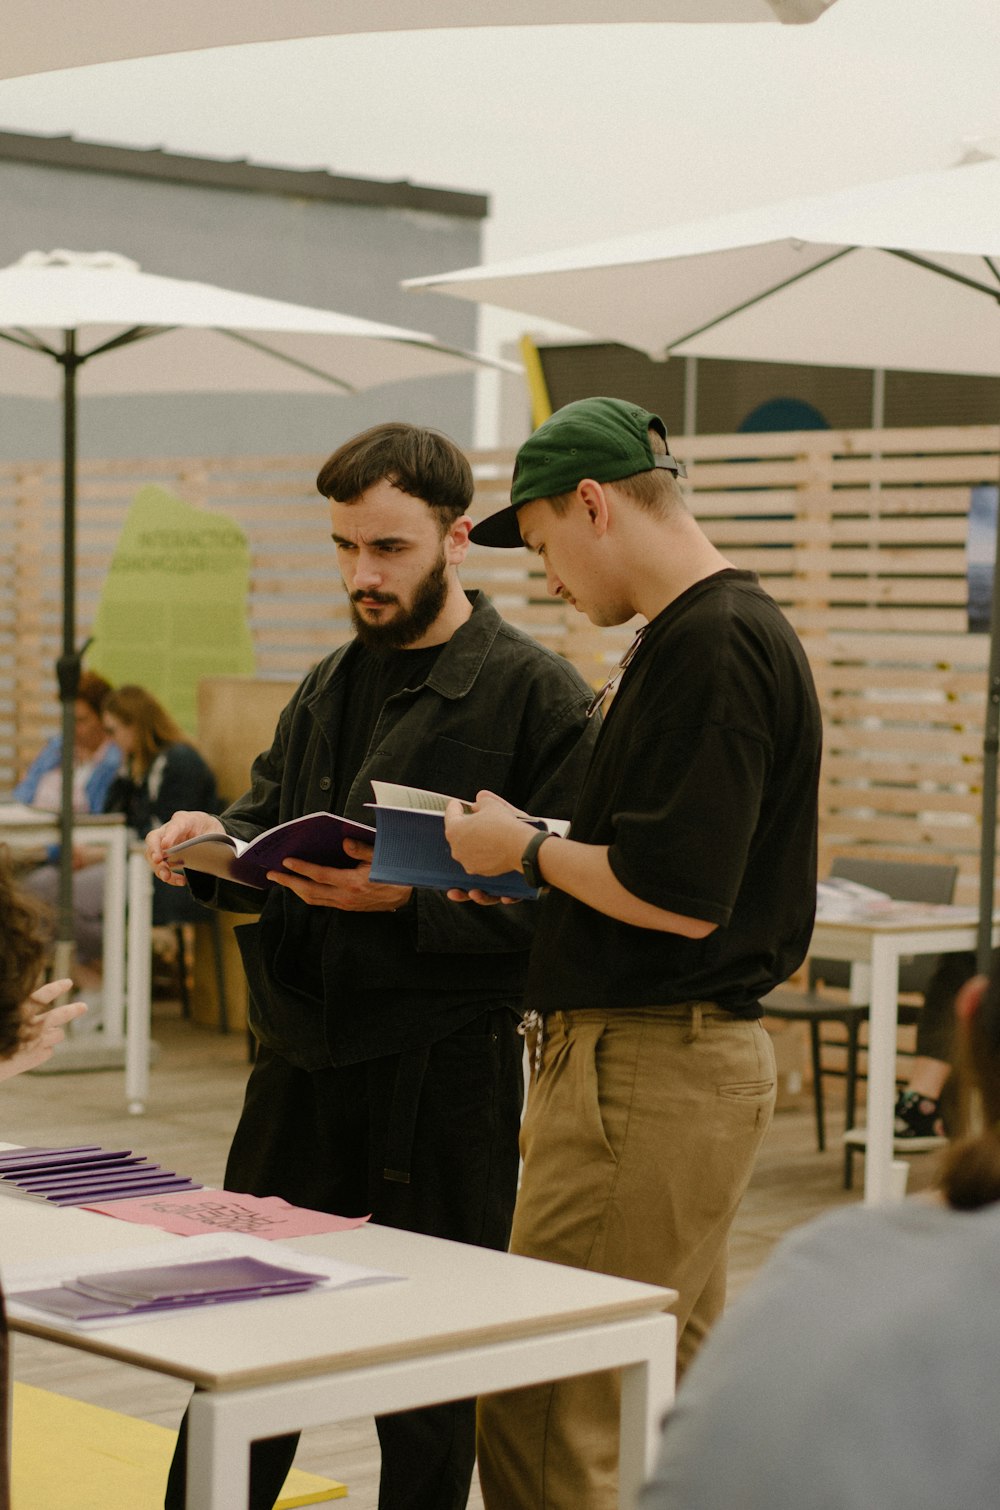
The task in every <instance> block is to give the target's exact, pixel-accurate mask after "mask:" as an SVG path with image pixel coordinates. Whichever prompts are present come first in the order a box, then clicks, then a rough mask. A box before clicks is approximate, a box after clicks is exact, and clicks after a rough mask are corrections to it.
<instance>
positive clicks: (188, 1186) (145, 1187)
mask: <svg viewBox="0 0 1000 1510" xmlns="http://www.w3.org/2000/svg"><path fill="white" fill-rule="evenodd" d="M200 1189H201V1186H200V1185H199V1184H198V1183H197V1181H195V1180H190V1179H188V1177H187V1175H182V1174H168V1173H165V1174H163V1175H156V1176H155V1177H151V1178H149V1179H146V1180H142V1179H136V1180H132V1181H125V1180H123V1181H122V1183H121V1184H120V1185H98V1186H95V1185H79V1186H68V1187H67V1188H66V1189H63V1190H59V1191H52V1190H49V1191H45V1192H44V1195H45V1199H46V1200H47V1201H51V1202H52V1204H53V1205H54V1206H89V1205H90V1204H91V1203H92V1202H93V1201H131V1200H134V1199H135V1198H136V1197H137V1196H140V1195H164V1194H165V1193H166V1192H168V1191H173V1190H200ZM37 1193H38V1194H41V1193H42V1192H37Z"/></svg>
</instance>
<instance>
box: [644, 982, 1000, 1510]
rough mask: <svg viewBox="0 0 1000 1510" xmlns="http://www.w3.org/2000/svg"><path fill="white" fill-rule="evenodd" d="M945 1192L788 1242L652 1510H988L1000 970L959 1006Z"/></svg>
mask: <svg viewBox="0 0 1000 1510" xmlns="http://www.w3.org/2000/svg"><path fill="white" fill-rule="evenodd" d="M955 1027H956V1033H955V1048H956V1066H955V1078H956V1081H957V1092H958V1093H957V1098H956V1102H957V1105H956V1119H955V1120H956V1134H957V1137H956V1140H955V1141H954V1142H953V1143H952V1145H951V1147H950V1148H949V1150H948V1152H947V1153H946V1154H945V1156H944V1161H943V1165H942V1173H941V1180H940V1186H939V1189H938V1190H936V1191H934V1192H932V1193H931V1194H930V1195H929V1196H916V1197H914V1198H913V1199H911V1200H908V1201H904V1202H902V1203H900V1204H897V1205H888V1206H852V1207H849V1208H847V1209H843V1210H839V1211H833V1212H830V1213H829V1214H828V1215H827V1216H824V1217H821V1218H820V1219H819V1220H818V1221H814V1222H810V1223H809V1224H808V1225H807V1226H805V1227H803V1228H801V1229H800V1230H799V1231H797V1232H794V1233H792V1234H791V1235H790V1236H789V1237H787V1238H785V1239H784V1241H783V1242H782V1243H781V1244H780V1245H779V1246H778V1248H777V1250H776V1251H775V1253H774V1254H773V1256H772V1257H771V1258H770V1259H769V1261H768V1262H767V1263H766V1264H765V1266H764V1268H763V1269H762V1270H761V1272H760V1274H759V1275H758V1276H757V1278H756V1279H755V1280H754V1282H753V1283H752V1284H751V1286H750V1288H749V1289H748V1290H747V1291H746V1293H745V1294H744V1295H743V1296H742V1297H741V1298H740V1299H739V1300H738V1301H737V1302H736V1304H735V1305H734V1306H733V1308H732V1310H731V1311H730V1312H729V1313H728V1314H727V1315H726V1316H725V1318H724V1319H723V1320H722V1321H721V1322H720V1323H719V1326H718V1328H717V1330H716V1331H715V1333H714V1334H713V1336H712V1337H711V1338H710V1339H709V1341H708V1343H707V1344H706V1346H705V1349H704V1351H703V1353H702V1354H701V1355H700V1356H699V1358H698V1360H697V1361H696V1363H695V1364H694V1367H693V1368H692V1370H691V1372H690V1374H689V1375H688V1376H687V1377H686V1378H685V1380H684V1382H683V1384H682V1386H681V1389H680V1392H679V1394H678V1398H677V1403H676V1406H675V1407H674V1409H673V1410H672V1411H671V1412H670V1414H669V1415H668V1417H667V1420H666V1426H665V1431H664V1436H663V1442H662V1445H661V1450H660V1456H659V1462H658V1465H657V1469H656V1473H655V1476H654V1478H653V1480H652V1482H651V1483H650V1484H649V1485H648V1486H647V1488H646V1490H645V1493H644V1495H643V1497H642V1501H641V1504H642V1510H718V1507H719V1506H722V1505H734V1506H739V1510H772V1507H774V1506H783V1505H788V1506H793V1505H794V1506H795V1510H871V1507H872V1506H873V1505H877V1506H878V1510H932V1507H933V1510H937V1507H938V1506H940V1505H942V1504H948V1505H960V1506H961V1507H962V1510H993V1506H995V1505H996V1503H997V1484H998V1483H1000V1436H998V1434H997V1429H996V1380H997V1356H998V1353H1000V1305H998V1304H997V1296H998V1295H1000V963H998V959H997V958H996V957H995V958H994V962H993V969H992V973H991V976H990V978H989V980H987V979H986V977H985V976H982V975H980V976H975V977H973V978H972V979H971V980H966V981H965V983H964V984H963V985H962V986H961V987H960V988H959V990H958V994H957V999H956V1002H955Z"/></svg>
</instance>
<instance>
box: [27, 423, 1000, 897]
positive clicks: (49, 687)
mask: <svg viewBox="0 0 1000 1510" xmlns="http://www.w3.org/2000/svg"><path fill="white" fill-rule="evenodd" d="M998 444H1000V429H998V427H997V426H995V425H993V426H969V427H949V428H947V429H940V430H910V429H907V430H895V431H883V432H873V431H868V430H858V431H836V432H831V431H814V432H806V433H802V434H790V435H788V434H786V435H738V436H733V435H729V436H691V437H687V436H681V437H675V438H674V448H675V449H676V451H677V454H678V455H680V456H682V457H683V458H684V459H685V461H687V463H688V467H689V487H688V497H689V500H690V504H691V507H692V511H693V512H694V514H695V516H696V517H697V518H699V519H701V520H702V521H703V523H704V525H705V528H706V531H707V533H708V534H709V536H710V537H711V538H712V539H713V540H715V541H716V542H717V543H718V544H719V546H720V548H721V549H722V550H723V551H724V553H726V554H727V555H729V557H730V559H732V560H733V561H734V562H736V563H737V564H739V565H740V566H745V567H748V568H750V569H752V570H755V571H756V572H758V574H759V575H760V577H761V580H762V582H763V583H764V585H765V586H766V587H767V588H768V590H769V591H770V592H771V593H772V594H773V595H774V596H775V598H776V599H777V600H778V602H779V603H780V604H781V605H782V606H783V608H784V610H785V611H786V613H787V614H788V617H789V618H790V620H791V622H792V623H793V624H794V625H795V627H796V628H797V630H798V632H799V633H800V634H801V635H802V638H803V643H804V645H805V647H806V651H807V654H808V655H809V657H810V659H811V661H812V663H813V665H814V667H815V670H816V680H817V688H818V691H819V694H820V698H821V704H822V707H823V711H824V718H825V721H826V725H827V730H826V733H827V749H826V755H825V758H824V764H823V777H822V784H823V788H822V805H823V809H824V814H825V816H824V831H821V843H822V851H823V861H824V864H826V863H828V862H829V858H830V856H831V855H832V854H833V853H851V852H854V853H857V852H859V851H863V852H864V853H865V854H868V855H871V856H873V857H875V858H878V857H883V858H897V859H905V858H909V859H926V858H928V857H933V858H935V859H938V858H944V857H945V856H947V855H949V854H954V855H956V856H957V857H958V860H959V863H960V865H961V867H962V872H963V874H962V882H961V885H960V888H959V894H960V895H962V894H963V888H964V891H965V892H968V893H969V895H970V896H972V895H973V894H974V890H975V868H976V862H975V857H976V848H977V841H976V836H975V829H976V824H977V822H978V806H979V787H980V784H981V764H982V751H981V742H982V733H981V726H982V715H983V704H984V703H985V682H986V655H987V642H986V637H985V636H970V635H968V634H967V632H966V608H965V597H966V586H965V534H966V516H967V510H968V506H969V495H970V489H971V487H972V486H974V485H975V484H977V483H979V482H981V481H984V480H985V481H988V482H992V481H993V480H995V479H996V477H997V474H998V465H997V451H998ZM471 459H472V462H473V467H474V472H475V476H476V497H475V500H474V504H473V510H472V512H473V514H474V516H475V517H477V518H479V517H482V516H483V515H485V514H487V513H489V512H491V511H492V510H494V509H495V508H497V507H500V506H502V505H503V504H504V503H505V502H506V500H507V497H508V493H509V482H510V471H511V467H512V462H513V454H512V453H511V452H510V451H492V452H482V453H476V454H474V455H473V456H472V458H471ZM323 460H324V457H323V456H322V455H313V456H301V455H287V456H246V457H236V458H230V457H212V456H209V457H183V458H171V457H153V458H146V459H142V460H135V459H130V458H115V459H111V460H100V459H93V458H87V459H85V460H84V461H82V462H81V464H80V468H79V473H80V511H79V541H78V555H79V583H80V592H79V636H80V638H81V639H82V638H83V637H84V635H85V634H86V633H87V630H88V627H89V624H90V622H91V620H92V617H93V614H94V613H95V611H96V607H97V603H98V600H99V595H100V591H101V588H102V585H103V580H104V577H105V575H106V572H107V567H108V564H109V561H110V558H111V555H112V553H113V551H114V547H115V542H116V540H117V538H118V535H119V532H120V529H121V526H122V523H123V521H124V518H125V516H126V513H127V511H128V508H129V506H130V504H131V501H132V499H133V497H134V495H135V493H136V491H137V490H138V489H139V488H140V487H142V486H144V485H145V484H147V483H149V482H156V483H159V484H160V485H162V486H163V487H165V488H167V489H169V490H171V491H173V492H176V493H178V494H179V495H180V496H181V497H183V498H186V499H187V500H188V501H189V502H191V503H193V504H195V505H196V506H197V507H202V508H205V509H209V510H211V511H213V512H215V513H219V514H222V515H224V516H225V517H226V518H229V519H231V520H233V522H234V523H237V524H238V525H239V526H240V528H242V529H243V530H244V531H245V532H246V534H247V537H248V540H249V542H250V553H251V601H250V621H251V626H252V634H253V639H254V644H255V647H256V653H257V657H258V665H259V668H260V669H261V671H263V672H269V673H280V674H282V675H286V676H292V677H298V676H300V675H302V674H303V673H304V672H305V670H306V669H307V668H308V667H309V666H310V665H311V664H313V663H314V662H315V661H316V660H317V659H318V658H319V657H320V656H322V655H324V654H326V653H327V651H328V650H330V649H331V648H332V647H333V646H334V645H336V644H339V643H342V642H343V641H344V640H345V639H347V638H348V637H349V635H350V633H351V626H350V618H349V614H348V611H347V608H346V604H345V602H344V598H343V594H342V591H341V588H340V585H339V578H338V572H337V566H336V558H335V555H334V552H333V550H332V547H331V546H330V544H329V539H328V534H329V525H328V520H327V517H326V511H325V506H324V502H323V500H322V499H321V498H320V497H319V495H318V494H317V493H316V490H315V477H316V473H317V470H318V468H319V466H320V465H321V464H322V461H323ZM60 498H61V481H60V468H59V464H58V463H56V462H46V463H36V462H22V463H19V464H3V465H0V783H2V782H3V781H4V780H5V779H9V778H10V777H11V776H12V775H13V774H14V771H13V769H12V763H14V764H16V767H17V770H18V772H19V771H20V769H22V768H23V765H24V764H25V762H26V761H27V759H28V758H29V757H30V756H31V755H33V754H34V752H35V750H36V749H37V748H38V745H39V743H40V742H41V740H42V738H43V737H44V736H45V735H46V734H47V733H50V732H52V730H53V729H54V728H55V727H56V720H57V713H58V709H57V705H56V701H55V694H54V687H53V674H52V663H53V661H54V658H55V656H56V654H57V652H58V645H59V638H60V614H59V599H60V591H61V567H60V530H61V520H60ZM463 577H464V580H465V582H466V585H467V586H470V587H471V586H478V587H482V588H484V589H485V590H486V591H487V592H488V593H489V594H490V595H491V596H492V597H493V598H494V600H495V601H496V603H497V604H498V606H499V607H500V609H501V611H502V612H503V613H505V614H506V616H507V617H508V618H510V619H511V620H512V621H513V622H515V623H518V624H520V625H522V627H524V628H525V629H527V630H528V631H529V632H530V633H534V634H535V635H537V636H538V637H539V638H540V639H541V640H542V641H543V642H544V643H546V644H549V645H551V646H552V647H553V648H554V649H556V650H558V651H560V652H561V653H563V654H565V655H567V656H568V657H569V658H570V659H571V660H572V661H573V662H574V664H576V665H577V666H578V668H579V669H580V671H581V673H582V674H583V675H584V676H585V677H586V678H587V679H588V680H589V681H591V682H594V683H598V682H599V681H600V680H602V679H603V677H604V676H605V675H606V674H607V670H608V668H609V667H610V666H612V665H613V664H614V663H615V662H616V661H617V660H618V658H619V657H620V655H621V653H622V651H623V650H624V648H625V646H626V645H627V644H628V642H629V640H630V639H631V636H632V633H633V630H634V625H625V626H621V627H619V628H616V629H609V630H598V629H595V628H594V627H593V626H592V625H590V624H589V622H588V621H587V620H586V619H584V618H583V617H582V616H581V615H579V614H577V613H575V612H574V611H573V610H572V609H570V608H568V607H567V606H566V605H565V604H563V603H561V602H559V601H557V600H553V599H551V598H549V597H548V595H547V593H546V591H545V584H544V573H541V572H540V571H539V568H538V563H537V561H535V560H534V559H533V558H531V557H529V556H527V555H526V554H524V553H518V552H510V553H507V552H502V553H501V552H491V551H487V550H483V549H481V548H478V549H477V548H474V549H473V550H472V551H471V552H470V554H469V558H468V561H467V563H466V567H465V570H464V573H463ZM956 822H958V823H959V824H961V826H960V827H956Z"/></svg>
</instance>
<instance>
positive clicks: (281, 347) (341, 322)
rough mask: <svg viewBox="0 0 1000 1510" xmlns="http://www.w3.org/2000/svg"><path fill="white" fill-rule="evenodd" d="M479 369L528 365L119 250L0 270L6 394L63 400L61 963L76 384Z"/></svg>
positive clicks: (215, 383) (245, 384) (72, 662)
mask: <svg viewBox="0 0 1000 1510" xmlns="http://www.w3.org/2000/svg"><path fill="white" fill-rule="evenodd" d="M470 366H485V367H494V368H495V367H500V368H503V369H505V370H508V371H510V370H514V371H516V370H517V369H516V368H514V367H513V366H512V364H510V363H498V362H493V361H488V360H487V359H485V358H479V357H476V356H475V355H473V354H472V353H470V352H463V351H459V350H456V349H454V348H452V347H447V346H443V345H441V344H440V343H438V342H436V341H435V340H434V338H433V337H432V336H429V335H425V334H424V333H423V332H419V331H412V330H406V329H403V328H401V327H399V326H395V325H380V324H378V323H377V322H375V321H372V320H362V319H358V318H356V317H355V316H353V315H343V314H338V313H337V312H335V311H333V310H325V309H309V308H308V307H306V306H304V305H298V304H286V303H283V302H281V301H279V300H277V299H262V298H258V297H257V296H255V295H253V294H243V293H236V292H233V291H231V290H229V289H224V288H215V287H213V286H212V285H211V284H207V283H194V282H190V281H187V280H185V279H180V278H164V277H159V276H157V275H155V274H152V273H144V272H142V271H141V270H140V268H139V267H138V265H137V264H136V263H135V262H132V261H131V260H130V259H129V258H127V257H121V256H118V255H117V254H115V253H113V252H97V253H90V254H88V253H77V252H66V251H57V252H50V253H45V252H29V253H28V254H27V255H26V256H24V257H22V258H21V260H20V261H19V262H17V263H15V264H14V265H13V266H11V267H7V268H4V269H2V270H0V392H4V393H19V394H22V395H26V396H28V397H33V398H46V397H56V396H58V395H59V394H61V396H62V404H63V627H62V652H61V655H60V658H59V662H58V668H57V669H58V678H59V689H60V699H61V701H62V705H63V713H62V743H63V764H62V792H63V805H62V812H61V823H60V827H61V841H62V846H61V855H62V860H61V876H60V881H61V885H60V902H59V929H58V946H57V970H56V973H57V974H59V975H68V974H70V973H71V968H70V966H71V958H72V939H73V933H72V827H73V808H72V761H73V713H74V703H75V699H76V691H77V686H78V684H79V675H80V654H79V653H78V651H77V648H76V589H75V576H76V562H75V557H76V540H75V525H76V403H77V396H78V393H83V394H88V393H89V394H97V393H103V394H114V393H139V392H144V393H176V392H181V391H192V392H199V391H200V392H204V391H208V390H211V391H215V392H236V393H248V392H262V391H267V392H292V393H306V392H312V393H315V392H324V391H325V392H333V393H336V392H338V391H340V392H348V393H350V392H354V391H355V390H356V389H357V388H363V387H366V386H370V385H373V384H377V383H388V382H393V381H396V380H398V379H402V378H412V377H424V376H433V375H437V374H440V373H446V372H455V371H460V370H462V369H466V370H467V369H468V368H469V367H470Z"/></svg>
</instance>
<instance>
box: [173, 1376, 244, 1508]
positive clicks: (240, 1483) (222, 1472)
mask: <svg viewBox="0 0 1000 1510" xmlns="http://www.w3.org/2000/svg"><path fill="white" fill-rule="evenodd" d="M226 1406H227V1402H226V1400H225V1397H224V1396H222V1395H217V1394H212V1393H209V1392H207V1391H202V1390H195V1392H194V1394H193V1395H192V1397H191V1403H190V1405H189V1407H188V1457H187V1506H188V1510H246V1505H247V1497H248V1495H249V1491H250V1440H251V1439H250V1438H249V1437H248V1436H247V1414H246V1412H245V1411H243V1412H234V1411H233V1410H231V1409H228V1410H227V1408H226Z"/></svg>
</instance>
